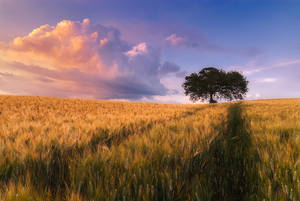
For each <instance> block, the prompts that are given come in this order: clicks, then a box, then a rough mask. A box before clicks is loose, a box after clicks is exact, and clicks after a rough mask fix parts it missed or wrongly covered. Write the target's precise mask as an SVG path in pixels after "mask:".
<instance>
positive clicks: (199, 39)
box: [0, 0, 300, 103]
mask: <svg viewBox="0 0 300 201" xmlns="http://www.w3.org/2000/svg"><path fill="white" fill-rule="evenodd" d="M299 10H300V1H297V0H226V1H224V0H143V1H141V0H107V1H104V0H51V1H50V0H48V1H47V0H0V27H1V28H0V94H12V95H34V96H55V97H72V98H87V99H109V100H129V101H150V102H161V103H191V101H190V100H189V98H188V97H186V96H185V95H184V91H183V89H182V87H181V85H182V83H183V82H184V77H185V76H186V75H188V74H190V73H193V72H199V71H200V70H201V69H202V68H204V67H217V68H221V69H224V70H226V71H231V70H235V71H239V72H241V73H242V74H243V75H244V76H246V77H247V79H248V80H249V92H248V93H247V95H246V99H265V98H267V99H269V98H299V97H300V79H299V78H300V12H299Z"/></svg>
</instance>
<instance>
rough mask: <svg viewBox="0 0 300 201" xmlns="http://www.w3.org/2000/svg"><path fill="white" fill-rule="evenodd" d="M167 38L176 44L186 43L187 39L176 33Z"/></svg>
mask: <svg viewBox="0 0 300 201" xmlns="http://www.w3.org/2000/svg"><path fill="white" fill-rule="evenodd" d="M166 40H167V41H168V42H169V43H171V44H172V45H175V46H178V45H182V44H184V43H185V39H184V38H183V37H180V36H177V35H176V34H171V35H170V36H168V37H167V38H166Z"/></svg>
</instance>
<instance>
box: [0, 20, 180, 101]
mask: <svg viewBox="0 0 300 201" xmlns="http://www.w3.org/2000/svg"><path fill="white" fill-rule="evenodd" d="M0 66H1V70H0V73H1V76H0V90H2V91H5V92H9V93H15V94H28V95H47V96H62V97H84V98H99V99H135V100H136V99H141V98H145V97H146V98H147V97H152V96H163V95H166V94H167V93H168V89H167V88H166V87H165V86H164V85H163V84H162V83H161V78H162V77H163V76H165V75H167V74H170V73H173V74H176V73H180V72H181V71H180V67H179V66H177V65H176V64H173V63H171V62H165V63H163V64H162V61H161V54H160V51H159V50H157V49H154V48H152V47H151V46H149V45H148V44H147V43H144V42H142V43H139V44H134V45H131V44H129V43H128V42H126V41H124V40H121V39H120V32H119V30H117V29H115V28H111V27H106V26H101V25H93V24H91V23H90V20H89V19H84V20H83V21H82V22H79V21H70V20H63V21H61V22H59V23H58V24H57V25H56V26H50V25H48V24H46V25H43V26H40V27H39V28H37V29H34V30H33V31H32V32H31V33H30V34H28V35H27V36H24V37H16V38H15V39H14V40H13V41H11V42H10V43H8V44H7V43H0Z"/></svg>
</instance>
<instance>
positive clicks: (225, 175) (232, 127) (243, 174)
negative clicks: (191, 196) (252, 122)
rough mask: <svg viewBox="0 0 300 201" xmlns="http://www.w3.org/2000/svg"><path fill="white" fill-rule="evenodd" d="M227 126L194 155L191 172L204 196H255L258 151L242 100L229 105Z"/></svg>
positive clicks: (217, 200)
mask: <svg viewBox="0 0 300 201" xmlns="http://www.w3.org/2000/svg"><path fill="white" fill-rule="evenodd" d="M228 110H229V111H228V117H227V120H228V122H227V124H226V127H225V126H224V128H222V129H221V130H223V131H222V132H221V133H220V134H219V135H218V136H217V137H216V138H215V139H214V140H213V141H212V142H211V143H210V144H209V148H208V150H207V151H205V152H202V153H199V154H197V155H196V156H194V158H193V160H192V161H191V162H192V164H191V168H190V176H191V177H194V176H195V175H197V176H198V177H199V179H200V180H201V184H200V185H201V186H202V188H200V189H202V192H201V190H200V192H201V194H202V196H201V195H200V197H202V198H204V199H203V200H211V201H242V200H256V198H257V197H258V193H259V192H258V184H259V175H258V163H259V161H260V159H259V155H258V153H257V151H256V150H255V149H254V147H253V146H252V142H251V136H250V129H249V126H248V124H247V122H246V120H245V119H244V118H243V117H242V115H241V112H242V111H241V104H240V103H238V104H234V105H231V106H230V107H229V109H228Z"/></svg>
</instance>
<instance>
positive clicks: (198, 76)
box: [182, 67, 248, 103]
mask: <svg viewBox="0 0 300 201" xmlns="http://www.w3.org/2000/svg"><path fill="white" fill-rule="evenodd" d="M182 87H183V88H184V90H185V95H187V96H188V95H189V96H190V99H191V100H192V101H193V102H195V101H198V100H202V101H204V100H208V99H209V103H216V102H217V101H216V99H221V98H223V99H226V100H233V99H243V98H244V96H245V94H246V93H247V91H248V81H247V80H246V78H245V77H244V76H243V75H242V74H241V73H239V72H237V71H230V72H225V71H224V70H221V69H217V68H213V67H208V68H203V69H202V70H201V71H200V72H199V73H192V74H190V75H188V76H186V77H185V82H184V83H183V84H182Z"/></svg>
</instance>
